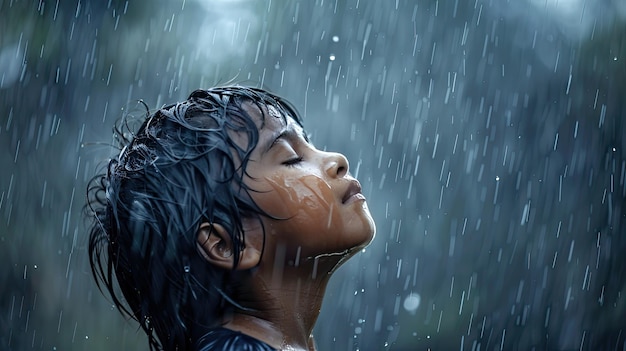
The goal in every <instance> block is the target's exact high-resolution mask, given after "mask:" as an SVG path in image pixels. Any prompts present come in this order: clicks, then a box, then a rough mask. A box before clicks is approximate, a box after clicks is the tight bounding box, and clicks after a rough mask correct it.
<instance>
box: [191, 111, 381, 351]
mask: <svg viewBox="0 0 626 351" xmlns="http://www.w3.org/2000/svg"><path fill="white" fill-rule="evenodd" d="M245 110H246V111H247V112H248V113H249V114H250V115H251V116H253V117H254V118H255V121H256V124H257V128H258V130H259V142H258V144H257V145H256V147H255V149H254V150H253V151H252V154H251V156H250V161H249V162H248V164H247V167H246V174H247V175H248V176H246V177H244V182H245V184H246V185H247V186H248V187H249V188H250V189H252V190H251V191H250V195H251V197H252V199H253V200H254V201H255V202H256V204H257V205H258V206H259V207H260V208H261V209H263V210H264V211H265V212H266V213H267V214H268V215H269V216H267V217H266V216H262V217H261V221H262V223H259V222H258V221H255V220H254V219H244V221H243V223H242V224H243V230H244V235H245V248H244V250H243V251H242V252H241V258H240V261H239V265H238V266H237V269H238V270H239V271H240V272H242V274H241V275H240V278H241V279H240V281H238V283H237V289H236V291H235V293H234V297H235V299H236V300H237V302H238V303H239V304H240V305H241V306H245V308H246V309H245V310H236V311H235V312H234V313H233V314H230V315H228V316H224V319H223V326H224V327H226V328H229V329H233V330H237V331H240V332H242V333H245V334H248V335H250V336H252V337H255V338H257V339H259V340H262V341H265V342H266V343H268V344H269V345H271V346H273V347H274V348H277V349H280V350H315V343H314V341H313V336H312V330H313V326H314V325H315V321H316V320H317V317H318V315H319V311H320V308H321V305H322V300H323V297H324V292H325V289H326V285H327V283H328V280H329V279H330V276H331V273H332V272H333V271H334V270H335V269H336V268H337V267H338V266H339V265H340V264H341V263H342V262H344V261H345V260H346V259H348V258H349V257H351V256H352V255H354V253H356V252H358V250H359V249H361V248H363V247H365V245H367V244H368V243H369V242H370V241H371V240H372V238H373V237H374V234H375V225H374V221H373V219H372V216H371V215H370V213H369V210H368V208H367V203H366V202H365V197H364V196H363V195H362V193H361V186H360V184H359V183H358V181H357V180H356V179H354V178H353V177H352V176H350V173H349V165H348V160H347V159H346V158H345V157H344V156H343V155H341V154H338V153H333V152H325V151H321V150H317V149H316V148H315V147H314V146H313V145H312V144H311V143H309V142H308V141H307V138H306V137H305V134H304V131H303V130H302V128H301V127H299V126H298V125H297V124H296V123H295V122H294V121H293V120H292V119H291V118H290V117H287V118H282V117H281V116H279V115H278V112H277V111H276V109H274V108H273V107H269V108H264V109H263V114H264V116H265V118H264V119H263V118H262V115H261V110H259V109H258V108H257V107H256V106H254V105H248V106H247V107H246V108H245ZM235 139H236V140H237V141H236V142H238V143H241V144H242V145H241V146H242V147H245V146H246V145H245V143H246V142H247V140H245V138H244V137H242V136H235ZM211 228H212V229H211ZM200 229H201V230H200V231H199V236H198V243H199V245H200V250H201V252H202V254H203V255H204V256H205V257H206V258H207V260H208V261H209V262H210V263H211V264H214V265H217V266H220V267H223V268H225V269H230V268H232V264H233V262H232V254H230V252H231V249H232V248H231V247H230V242H229V235H225V233H223V228H222V227H220V226H219V225H217V226H212V225H211V224H206V223H204V224H202V225H201V228H200ZM212 233H214V234H215V235H213V234H212Z"/></svg>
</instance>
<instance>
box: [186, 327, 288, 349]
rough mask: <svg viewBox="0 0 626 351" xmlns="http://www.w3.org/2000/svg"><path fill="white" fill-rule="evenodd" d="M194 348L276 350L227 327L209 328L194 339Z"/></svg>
mask: <svg viewBox="0 0 626 351" xmlns="http://www.w3.org/2000/svg"><path fill="white" fill-rule="evenodd" d="M196 348H197V350H198V351H276V349H274V348H272V347H271V346H270V345H268V344H266V343H264V342H263V341H261V340H258V339H255V338H253V337H251V336H249V335H246V334H243V333H241V332H238V331H234V330H230V329H227V328H215V329H210V330H209V331H207V332H206V333H205V334H204V335H203V336H202V337H200V338H199V339H198V341H196Z"/></svg>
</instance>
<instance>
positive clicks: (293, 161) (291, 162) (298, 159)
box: [283, 156, 302, 167]
mask: <svg viewBox="0 0 626 351" xmlns="http://www.w3.org/2000/svg"><path fill="white" fill-rule="evenodd" d="M300 162H302V156H298V157H296V158H292V159H290V160H287V161H285V162H283V165H285V166H287V167H293V166H295V165H297V164H298V163H300Z"/></svg>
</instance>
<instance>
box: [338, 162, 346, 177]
mask: <svg viewBox="0 0 626 351" xmlns="http://www.w3.org/2000/svg"><path fill="white" fill-rule="evenodd" d="M346 173H348V168H347V167H344V166H341V165H340V166H339V167H337V175H338V176H340V177H343V176H344V175H346Z"/></svg>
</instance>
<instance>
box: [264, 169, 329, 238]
mask: <svg viewBox="0 0 626 351" xmlns="http://www.w3.org/2000/svg"><path fill="white" fill-rule="evenodd" d="M265 180H266V181H267V183H268V184H269V186H270V188H271V190H270V191H269V192H267V193H265V194H262V196H261V201H260V202H259V205H260V206H261V207H262V208H263V209H264V210H265V211H266V212H268V213H269V214H270V215H273V216H275V217H277V218H281V219H287V218H289V219H290V220H289V222H290V223H293V224H294V225H298V226H311V225H312V224H313V223H316V224H318V226H319V224H320V223H326V222H331V221H332V217H333V215H332V214H333V207H334V206H335V205H336V204H335V199H334V194H333V192H332V190H331V188H330V186H329V184H328V183H327V182H326V181H325V180H324V179H322V178H320V177H318V176H315V175H306V176H302V177H299V178H295V179H289V178H285V177H282V176H273V177H272V176H270V177H267V178H265ZM305 228H306V227H304V228H303V227H301V228H299V229H300V230H303V229H305Z"/></svg>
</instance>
